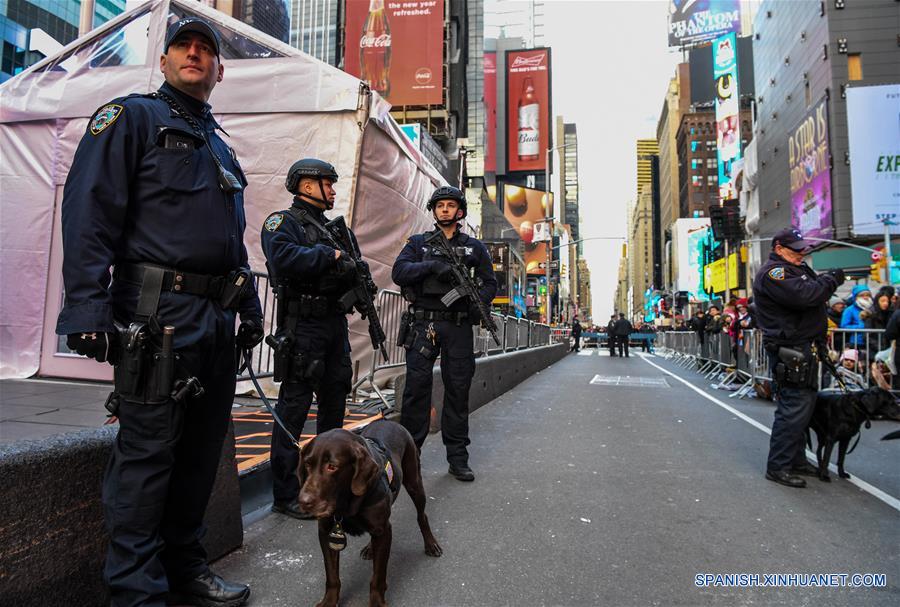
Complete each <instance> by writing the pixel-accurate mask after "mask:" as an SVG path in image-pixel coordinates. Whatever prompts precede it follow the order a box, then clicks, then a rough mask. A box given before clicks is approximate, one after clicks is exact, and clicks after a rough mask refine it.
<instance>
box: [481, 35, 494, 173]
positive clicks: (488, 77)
mask: <svg viewBox="0 0 900 607" xmlns="http://www.w3.org/2000/svg"><path fill="white" fill-rule="evenodd" d="M484 115H485V134H484V138H485V142H484V143H485V146H484V170H485V171H489V172H491V173H493V172H496V171H497V53H496V52H494V51H487V52H485V54H484Z"/></svg>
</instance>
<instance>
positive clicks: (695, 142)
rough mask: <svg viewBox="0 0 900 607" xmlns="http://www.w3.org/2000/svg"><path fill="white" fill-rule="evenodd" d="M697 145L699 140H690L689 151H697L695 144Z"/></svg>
mask: <svg viewBox="0 0 900 607" xmlns="http://www.w3.org/2000/svg"><path fill="white" fill-rule="evenodd" d="M698 145H700V142H699V141H692V142H691V151H692V152H696V151H697V146H698Z"/></svg>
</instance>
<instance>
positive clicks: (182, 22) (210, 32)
mask: <svg viewBox="0 0 900 607" xmlns="http://www.w3.org/2000/svg"><path fill="white" fill-rule="evenodd" d="M186 32H197V33H198V34H201V35H203V36H205V37H207V38H209V41H210V43H211V44H212V45H213V48H214V49H215V51H216V57H218V56H219V33H218V32H217V31H216V30H215V29H214V28H213V26H211V25H210V24H209V22H207V21H206V20H204V19H200V18H199V17H185V18H184V19H179V20H178V21H175V22H174V23H172V24H171V25H170V26H169V29H168V31H167V32H166V45H165V47H164V48H163V52H165V53H168V52H169V46H171V44H172V43H173V42H174V41H175V39H176V38H177V37H178V36H180V35H181V34H184V33H186Z"/></svg>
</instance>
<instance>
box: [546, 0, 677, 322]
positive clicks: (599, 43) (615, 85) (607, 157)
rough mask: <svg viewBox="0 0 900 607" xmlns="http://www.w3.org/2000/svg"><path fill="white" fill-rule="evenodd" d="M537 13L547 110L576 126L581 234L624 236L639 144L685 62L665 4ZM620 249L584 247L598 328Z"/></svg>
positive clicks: (608, 310) (615, 243) (613, 0)
mask: <svg viewBox="0 0 900 607" xmlns="http://www.w3.org/2000/svg"><path fill="white" fill-rule="evenodd" d="M543 10H544V13H545V16H544V24H545V27H544V38H543V45H545V46H549V47H551V48H552V49H553V66H552V71H553V73H552V77H553V113H554V115H557V116H562V117H563V119H564V120H565V121H566V122H574V123H575V124H576V126H577V129H578V156H579V157H578V177H579V190H580V192H579V207H580V213H581V234H580V236H581V237H582V238H590V237H597V236H617V237H624V236H625V233H626V225H625V216H626V207H627V204H628V202H629V201H632V200H634V198H635V197H636V188H637V159H636V154H637V153H636V141H637V140H638V139H648V138H656V123H657V120H659V115H660V111H661V110H662V104H663V99H664V95H665V92H666V89H667V87H668V83H669V79H670V78H671V77H672V76H674V74H675V66H676V65H677V64H678V63H679V62H680V61H681V53H680V51H677V50H672V51H671V52H670V51H669V49H668V39H667V29H666V28H667V16H668V3H667V2H666V1H664V0H603V1H600V0H593V1H573V0H550V1H548V2H546V3H545V6H544V9H543ZM539 42H540V41H539ZM554 123H555V121H554ZM554 143H555V144H558V142H554ZM558 158H559V157H558V152H557V156H556V159H555V160H554V164H556V163H557V162H558ZM554 179H555V177H554ZM622 242H623V240H594V241H587V242H585V243H584V255H585V257H586V258H587V260H588V267H589V268H590V271H591V295H592V300H593V301H592V315H593V317H594V320H595V322H599V321H602V320H605V319H607V318H609V315H610V314H612V312H613V298H614V296H615V291H616V280H617V278H618V266H619V258H620V256H621V249H622Z"/></svg>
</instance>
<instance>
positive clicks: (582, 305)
mask: <svg viewBox="0 0 900 607" xmlns="http://www.w3.org/2000/svg"><path fill="white" fill-rule="evenodd" d="M575 267H576V272H577V276H578V317H579V318H580V319H581V322H582V323H585V324H586V323H588V322H597V321H596V319H594V316H593V313H592V311H591V270H590V268H588V263H587V259H585V258H583V257H579V258H578V261H577V262H576V263H575Z"/></svg>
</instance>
